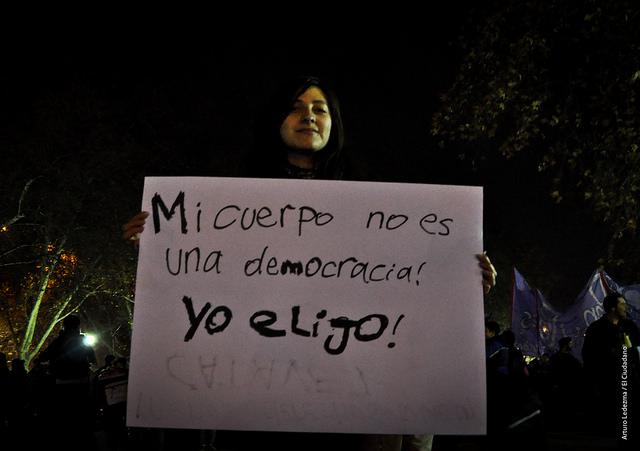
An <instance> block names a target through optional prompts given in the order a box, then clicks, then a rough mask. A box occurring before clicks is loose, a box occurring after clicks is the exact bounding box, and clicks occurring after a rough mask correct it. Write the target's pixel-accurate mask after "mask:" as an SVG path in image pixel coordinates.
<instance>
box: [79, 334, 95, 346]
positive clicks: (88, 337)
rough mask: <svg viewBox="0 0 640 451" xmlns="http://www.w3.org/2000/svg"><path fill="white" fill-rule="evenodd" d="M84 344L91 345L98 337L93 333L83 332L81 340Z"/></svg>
mask: <svg viewBox="0 0 640 451" xmlns="http://www.w3.org/2000/svg"><path fill="white" fill-rule="evenodd" d="M82 341H83V343H84V344H85V346H93V345H94V344H96V341H98V337H96V336H95V335H93V334H85V336H84V339H83V340H82Z"/></svg>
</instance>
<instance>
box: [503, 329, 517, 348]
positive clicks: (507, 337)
mask: <svg viewBox="0 0 640 451" xmlns="http://www.w3.org/2000/svg"><path fill="white" fill-rule="evenodd" d="M500 339H501V340H502V342H503V343H504V344H505V345H506V346H507V347H511V346H513V345H514V344H515V343H516V334H514V333H513V331H512V330H511V329H507V330H505V331H504V332H502V335H501V336H500Z"/></svg>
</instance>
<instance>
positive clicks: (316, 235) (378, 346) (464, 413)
mask: <svg viewBox="0 0 640 451" xmlns="http://www.w3.org/2000/svg"><path fill="white" fill-rule="evenodd" d="M142 209H143V210H144V211H148V212H150V213H151V214H150V216H149V218H148V219H147V224H146V229H145V231H144V233H143V234H142V236H141V242H140V253H139V263H138V279H137V285H136V304H135V312H134V330H133V340H132V355H131V366H130V378H129V390H128V416H127V423H128V425H130V426H150V427H176V428H197V429H236V430H271V431H309V432H352V433H378V434H385V433H388V434H397V433H438V434H446V433H455V434H482V433H484V432H485V424H486V418H485V417H486V405H485V403H486V394H485V363H484V313H483V297H482V283H481V280H482V274H481V270H480V268H479V266H478V262H477V259H476V257H475V254H478V253H481V252H482V189H481V188H477V187H460V186H436V185H418V184H392V183H363V182H341V181H319V180H270V179H240V178H194V177H193V178H192V177H187V178H159V177H158V178H156V177H152V178H147V179H146V181H145V188H144V198H143V203H142Z"/></svg>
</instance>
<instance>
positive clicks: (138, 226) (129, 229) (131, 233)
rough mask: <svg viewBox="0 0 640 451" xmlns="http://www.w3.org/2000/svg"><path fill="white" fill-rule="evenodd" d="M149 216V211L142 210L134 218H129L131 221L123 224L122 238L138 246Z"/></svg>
mask: <svg viewBox="0 0 640 451" xmlns="http://www.w3.org/2000/svg"><path fill="white" fill-rule="evenodd" d="M148 216H149V213H148V212H146V211H141V212H140V213H138V214H137V215H135V216H134V217H133V218H131V219H129V222H127V223H126V224H125V225H123V226H122V239H123V240H126V241H131V242H132V243H133V244H134V245H135V246H137V245H138V241H139V240H140V234H141V233H142V231H143V230H144V224H145V222H147V217H148Z"/></svg>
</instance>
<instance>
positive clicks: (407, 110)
mask: <svg viewBox="0 0 640 451" xmlns="http://www.w3.org/2000/svg"><path fill="white" fill-rule="evenodd" d="M468 3H469V2H447V4H446V5H441V6H439V7H436V8H435V9H432V11H431V14H430V15H428V16H424V15H421V16H420V17H415V20H413V21H412V20H407V19H406V17H405V18H403V19H399V20H397V21H396V20H394V18H393V17H388V18H387V20H386V21H384V22H383V21H380V22H375V21H364V20H363V21H362V23H360V24H359V25H361V26H362V28H363V30H362V31H361V30H360V27H358V29H356V28H355V27H352V28H350V29H348V31H346V32H345V34H344V37H343V36H341V35H340V33H339V32H338V30H337V29H336V28H334V26H333V24H332V23H331V22H330V21H314V20H307V19H306V18H305V19H304V20H302V19H301V20H297V21H294V22H291V23H289V24H287V25H286V26H284V27H276V26H274V27H273V28H271V29H270V28H269V27H265V28H267V29H266V30H264V29H262V28H261V29H258V28H252V27H250V26H245V27H243V28H238V29H236V30H235V32H233V33H229V32H226V31H225V32H221V31H210V30H216V26H215V25H213V24H210V25H209V26H203V25H200V24H195V23H194V24H192V25H193V26H192V28H193V29H192V30H189V31H187V32H186V33H185V32H178V31H176V30H177V29H178V28H179V26H178V24H174V25H175V26H158V27H157V29H156V28H155V27H153V29H151V30H147V29H146V28H143V27H141V28H139V29H138V28H137V27H136V26H132V25H135V24H127V25H124V26H122V28H119V24H115V23H114V24H112V26H111V27H109V28H108V29H107V28H103V27H97V29H94V28H93V27H92V25H84V26H83V29H82V30H79V31H77V32H70V31H69V30H65V32H63V33H51V34H49V33H46V32H41V33H38V34H36V35H30V36H29V37H26V38H24V40H22V41H20V45H16V46H13V47H11V48H8V49H7V52H6V53H5V56H4V63H5V64H4V67H5V70H4V71H3V72H2V75H1V76H0V77H1V78H0V81H1V91H0V92H1V93H2V108H0V112H1V114H2V116H1V117H0V123H1V125H0V131H1V136H2V138H1V139H2V148H3V150H2V154H3V155H4V156H3V161H4V163H3V165H2V177H3V179H4V180H5V183H4V184H3V185H4V186H3V188H2V190H3V191H2V193H3V195H4V199H3V203H2V208H0V212H2V213H3V214H4V216H7V215H8V214H9V213H10V212H11V211H12V209H13V208H14V207H15V204H16V201H17V199H18V196H19V194H20V190H21V187H22V186H23V185H24V183H25V182H26V181H27V180H29V179H31V178H33V177H34V176H39V175H42V174H45V176H46V177H48V176H49V175H50V174H51V173H55V174H56V177H58V179H60V177H61V175H62V178H63V179H64V180H65V182H64V188H62V189H61V188H60V187H59V186H57V185H56V186H51V185H48V186H47V185H45V186H44V187H41V188H40V190H42V191H37V190H36V191H34V194H33V195H34V196H35V195H36V194H35V193H38V192H39V193H40V194H42V195H43V196H44V195H45V194H44V193H46V196H52V200H51V202H52V204H55V203H56V202H60V203H61V205H60V207H59V208H60V209H64V208H65V205H68V204H69V202H74V200H73V199H74V193H76V194H77V197H82V199H83V201H82V207H81V208H80V211H81V213H80V216H81V217H82V218H83V221H84V223H83V227H85V228H93V227H95V228H96V234H95V235H93V236H91V237H89V238H88V239H87V240H86V241H85V244H84V245H85V246H91V247H92V248H95V247H99V248H108V247H110V246H115V247H117V246H123V244H122V243H121V240H120V238H119V233H120V232H119V227H120V225H121V224H123V223H124V222H125V221H126V220H127V219H128V218H129V217H130V216H131V215H133V214H134V213H135V212H136V211H137V210H138V209H139V203H140V198H141V192H142V183H143V177H144V176H145V175H185V176H186V175H211V176H233V175H240V174H238V170H239V166H240V165H241V164H242V162H243V161H244V159H245V157H246V154H247V151H248V149H249V146H250V145H251V139H252V136H251V131H252V129H253V125H254V123H255V122H254V121H256V120H260V118H259V117H256V115H257V111H258V110H259V107H260V106H261V105H262V104H263V102H264V101H265V100H266V98H267V97H268V96H269V94H270V93H271V90H272V89H273V87H274V86H275V85H276V83H277V82H278V80H280V79H281V78H282V77H283V76H289V75H291V74H315V75H318V76H320V77H322V78H325V79H327V80H328V81H329V82H330V83H331V84H332V85H333V86H334V87H335V90H336V92H337V94H338V97H339V98H340V100H341V104H342V109H343V113H344V117H345V127H346V133H347V148H348V151H349V155H350V158H351V160H352V163H353V164H354V165H355V166H356V167H357V168H358V169H359V171H360V172H362V173H363V174H365V175H364V177H365V178H366V179H368V180H374V181H395V182H414V183H445V184H466V185H481V186H484V188H485V247H486V249H487V251H488V252H489V255H490V256H491V258H492V259H493V261H494V262H495V263H496V266H497V268H498V271H499V273H500V278H499V284H498V287H497V289H496V290H494V291H493V293H492V294H491V295H490V296H489V297H488V298H487V304H486V307H487V311H488V313H489V314H490V315H493V316H496V317H497V318H499V319H501V320H502V322H503V323H506V322H507V321H508V312H509V310H510V302H511V300H510V294H511V293H510V279H511V275H510V273H511V268H512V267H513V266H514V265H515V266H517V267H518V268H519V269H520V270H521V271H522V272H523V273H524V275H525V277H527V276H528V275H529V274H531V275H532V278H533V280H534V281H535V282H536V285H538V286H540V287H541V288H542V289H543V292H545V294H550V297H551V299H552V300H553V301H555V302H556V303H558V304H560V305H563V304H567V303H569V302H571V301H572V300H573V299H574V298H575V297H576V296H577V294H578V293H579V292H580V290H581V289H582V287H583V285H584V284H585V283H586V281H587V279H588V277H589V275H590V274H591V272H592V271H593V270H594V269H595V268H596V266H597V265H598V259H599V258H601V257H602V256H603V255H604V254H605V253H606V244H607V238H608V235H607V231H606V230H605V229H603V228H602V227H600V226H599V224H598V223H597V222H596V221H594V220H593V218H592V215H591V214H590V213H589V210H588V209H587V208H586V207H585V206H584V205H582V204H580V203H574V204H572V205H571V206H570V207H568V206H567V205H562V206H558V205H556V204H554V203H553V202H552V201H551V199H550V197H549V193H548V186H547V182H546V181H545V180H543V179H541V178H540V177H539V175H538V173H537V171H536V168H535V166H534V165H533V164H532V162H531V161H529V160H527V158H520V159H518V160H516V161H507V160H504V159H501V158H499V157H497V156H495V155H488V156H487V159H486V160H485V161H484V163H483V165H482V167H478V166H477V165H476V164H475V163H472V162H470V161H468V160H464V159H461V158H460V156H459V154H458V153H457V152H455V149H453V150H452V149H451V148H447V149H446V150H444V149H442V148H440V146H438V142H437V141H436V140H435V139H434V138H432V135H431V133H430V128H431V117H432V115H433V113H434V112H435V111H436V110H437V109H438V108H439V107H440V105H441V103H440V96H441V95H442V94H443V93H444V92H446V91H447V89H448V88H449V87H450V85H451V84H452V82H453V80H454V77H455V75H456V73H457V70H458V67H459V65H460V63H461V56H462V50H461V48H460V46H459V45H458V37H459V36H460V35H461V34H462V33H463V32H467V33H468V32H469V31H468V30H469V29H468V28H464V26H465V24H467V22H468V21H469V20H472V18H476V20H477V17H478V16H481V15H482V11H481V10H480V12H478V11H477V10H474V11H472V10H471V8H470V6H469V4H468ZM216 20H218V21H222V22H224V18H217V19H216ZM186 24H187V25H189V22H186ZM181 25H184V24H181ZM274 30H276V31H274ZM465 30H467V31H465ZM104 31H108V32H107V33H106V34H104V33H103V32H104ZM467 39H469V36H467ZM65 190H66V191H68V193H67V197H61V196H62V194H63V192H64V191H65ZM40 194H38V195H40ZM58 194H59V195H60V196H57V195H58ZM97 210H100V212H99V213H98V212H97ZM88 243H89V244H88ZM78 246H82V244H78ZM132 258H133V257H132ZM612 276H613V277H614V278H615V277H616V275H615V273H614V274H612ZM620 282H621V283H632V282H634V281H632V280H622V281H620ZM505 325H506V324H505Z"/></svg>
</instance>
